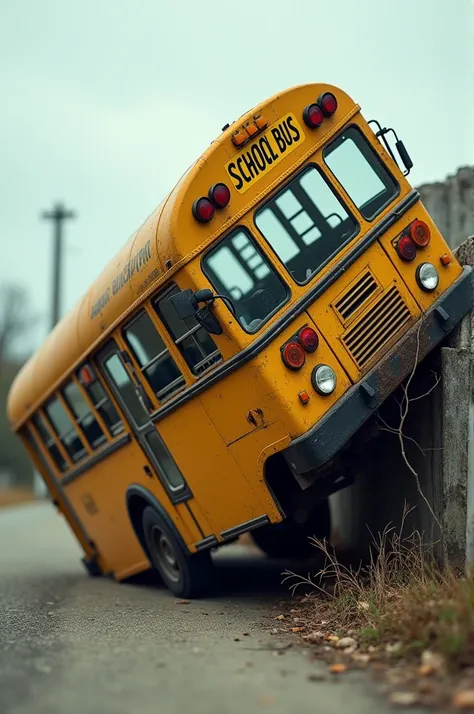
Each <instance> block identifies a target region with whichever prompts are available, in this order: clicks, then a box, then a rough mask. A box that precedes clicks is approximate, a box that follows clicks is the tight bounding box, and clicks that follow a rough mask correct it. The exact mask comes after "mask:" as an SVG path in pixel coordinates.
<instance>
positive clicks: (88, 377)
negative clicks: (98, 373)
mask: <svg viewBox="0 0 474 714" xmlns="http://www.w3.org/2000/svg"><path fill="white" fill-rule="evenodd" d="M79 379H80V380H81V382H82V384H83V385H84V386H85V387H88V386H89V385H90V384H92V382H93V381H94V374H93V372H92V370H91V368H90V367H89V366H88V365H84V367H83V368H82V369H81V371H80V372H79Z"/></svg>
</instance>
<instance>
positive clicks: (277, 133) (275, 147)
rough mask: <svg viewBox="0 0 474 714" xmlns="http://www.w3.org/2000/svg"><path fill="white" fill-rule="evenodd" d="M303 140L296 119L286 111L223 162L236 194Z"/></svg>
mask: <svg viewBox="0 0 474 714" xmlns="http://www.w3.org/2000/svg"><path fill="white" fill-rule="evenodd" d="M304 140H305V135H304V132H303V130H302V128H301V126H300V125H299V123H298V121H297V120H296V118H295V117H294V116H293V114H287V115H286V116H285V117H283V118H282V119H280V120H279V121H278V122H276V123H275V124H273V126H271V127H270V128H269V129H267V131H266V132H265V133H264V134H262V136H261V137H260V138H259V139H256V140H255V141H254V142H253V143H252V144H250V145H249V146H248V147H245V148H244V149H243V150H242V152H241V153H240V154H239V155H238V156H237V157H236V158H234V159H232V161H229V162H228V163H227V164H226V166H225V168H226V170H227V173H228V174H229V176H230V178H231V179H232V183H233V185H234V188H235V189H237V191H238V192H239V193H245V191H247V190H248V189H249V188H250V186H252V185H253V184H254V183H255V182H256V181H258V180H259V179H260V178H261V177H262V176H263V175H264V174H266V173H267V171H269V170H270V169H271V168H272V167H273V166H275V164H277V163H278V162H279V161H281V160H282V159H283V158H284V157H285V156H287V155H288V154H290V153H291V152H292V151H294V149H296V147H297V146H298V145H299V144H301V143H302V142H303V141H304Z"/></svg>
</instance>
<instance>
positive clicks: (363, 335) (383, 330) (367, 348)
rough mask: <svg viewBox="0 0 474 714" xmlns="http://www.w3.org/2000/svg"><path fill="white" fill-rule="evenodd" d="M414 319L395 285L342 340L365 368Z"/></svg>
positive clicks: (354, 357)
mask: <svg viewBox="0 0 474 714" xmlns="http://www.w3.org/2000/svg"><path fill="white" fill-rule="evenodd" d="M410 319H411V316H410V311H409V309H408V307H407V306H406V304H405V302H404V300H403V298H402V296H401V295H400V293H399V292H398V290H397V288H396V286H395V285H392V287H390V288H389V289H388V290H387V291H386V292H385V293H384V294H383V295H382V297H381V298H380V299H379V300H377V302H375V303H374V304H373V305H372V307H371V308H370V310H369V311H368V312H366V313H365V315H364V316H363V317H362V319H361V320H360V321H359V322H357V323H356V324H355V325H353V326H352V327H351V328H350V329H349V330H347V331H346V332H345V333H344V335H343V336H342V341H343V343H344V345H345V347H346V349H347V351H348V352H349V353H350V355H351V356H352V358H353V359H354V361H355V362H356V363H357V365H358V366H359V367H360V368H361V369H362V368H364V367H365V366H366V365H367V364H369V362H370V361H371V360H372V359H373V358H374V357H375V355H376V354H377V352H379V350H381V349H382V348H383V347H384V345H385V344H387V342H389V341H390V340H391V339H392V338H393V336H394V335H395V334H396V333H397V332H398V331H399V330H400V329H401V328H402V327H404V325H406V323H407V322H410Z"/></svg>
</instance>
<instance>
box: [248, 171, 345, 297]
mask: <svg viewBox="0 0 474 714" xmlns="http://www.w3.org/2000/svg"><path fill="white" fill-rule="evenodd" d="M255 224H256V226H257V228H258V229H259V231H260V232H261V233H262V235H263V237H264V238H265V239H266V240H267V241H268V242H269V244H270V245H271V247H272V248H273V250H274V251H275V253H276V254H277V255H278V257H279V258H280V260H281V262H282V263H283V264H284V266H285V267H286V269H287V270H288V271H289V273H290V274H291V275H292V277H293V279H294V280H295V282H297V283H299V284H300V285H303V284H304V283H307V282H308V281H309V280H311V279H312V278H313V277H314V276H315V275H316V274H317V273H318V271H319V270H321V268H322V267H323V266H324V265H325V263H327V262H328V260H329V259H330V258H331V257H332V256H333V255H334V254H335V253H337V252H338V251H339V250H340V249H341V248H342V246H343V245H344V244H345V243H347V242H348V241H349V240H350V239H351V238H352V237H353V236H355V234H356V233H357V232H358V229H359V226H358V224H357V223H356V221H355V220H354V218H353V217H352V216H350V215H349V213H348V211H347V209H346V208H345V206H344V205H343V203H342V202H341V201H340V200H339V198H338V197H337V195H336V194H335V193H334V191H333V190H332V188H331V187H330V186H329V184H328V183H327V181H326V180H325V178H324V177H323V176H322V174H321V173H320V171H319V170H318V169H316V168H315V167H314V166H310V167H308V168H307V169H305V170H304V171H303V172H302V173H300V174H299V175H298V176H297V177H296V178H294V179H293V180H292V181H290V182H289V183H288V184H287V185H286V186H285V187H284V188H283V189H282V190H281V191H279V193H277V194H276V195H275V196H273V197H272V198H271V199H270V200H269V201H267V202H266V203H265V204H264V206H263V207H262V208H260V209H259V210H258V211H257V212H256V214H255Z"/></svg>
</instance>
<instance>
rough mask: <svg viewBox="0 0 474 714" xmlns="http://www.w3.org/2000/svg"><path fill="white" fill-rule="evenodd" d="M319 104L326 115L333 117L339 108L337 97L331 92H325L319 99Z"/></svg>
mask: <svg viewBox="0 0 474 714" xmlns="http://www.w3.org/2000/svg"><path fill="white" fill-rule="evenodd" d="M318 104H319V106H320V107H321V109H322V111H323V114H324V116H325V117H332V115H333V114H334V113H335V112H336V109H337V99H336V97H335V96H334V94H331V92H324V94H321V96H320V97H319V99H318Z"/></svg>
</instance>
